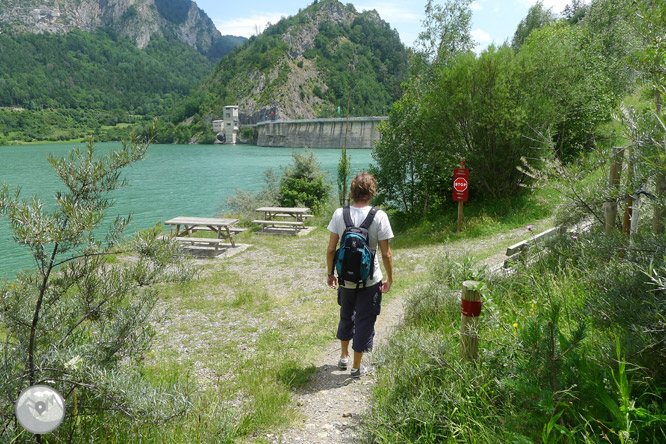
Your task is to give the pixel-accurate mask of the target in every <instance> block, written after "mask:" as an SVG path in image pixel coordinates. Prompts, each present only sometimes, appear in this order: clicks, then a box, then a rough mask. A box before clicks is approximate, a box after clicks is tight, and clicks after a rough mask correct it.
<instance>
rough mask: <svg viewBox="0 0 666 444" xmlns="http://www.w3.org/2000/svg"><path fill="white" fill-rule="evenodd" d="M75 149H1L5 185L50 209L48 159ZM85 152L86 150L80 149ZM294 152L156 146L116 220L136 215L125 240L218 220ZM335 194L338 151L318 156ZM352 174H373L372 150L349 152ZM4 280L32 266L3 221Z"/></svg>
mask: <svg viewBox="0 0 666 444" xmlns="http://www.w3.org/2000/svg"><path fill="white" fill-rule="evenodd" d="M75 146H77V145H76V144H72V143H69V144H48V145H24V146H0V183H6V184H7V185H9V186H10V187H11V188H15V187H17V186H20V187H21V196H22V197H23V198H28V197H32V196H34V195H36V196H37V197H38V198H39V199H40V200H41V201H43V202H44V203H45V204H46V205H47V206H48V205H49V204H50V203H51V202H52V201H53V195H54V193H55V192H56V191H58V190H63V189H64V186H63V184H62V182H60V179H59V178H58V177H57V176H56V175H55V173H54V171H53V169H52V168H51V165H50V164H49V163H48V160H47V155H48V154H49V153H53V154H54V155H56V156H58V157H63V156H65V155H66V154H67V153H68V152H69V151H70V150H71V149H72V148H73V147H75ZM79 146H80V147H82V148H83V147H84V145H83V144H81V145H79ZM119 147H120V143H100V144H96V148H97V149H98V150H99V151H100V152H104V151H107V150H111V149H114V148H119ZM293 151H302V150H299V149H296V150H294V149H291V148H265V147H256V146H251V145H237V146H231V145H151V146H150V148H149V149H148V154H147V156H146V159H145V160H144V161H142V162H138V163H136V164H134V165H133V166H131V167H129V168H127V169H125V170H124V171H123V177H126V178H127V179H128V181H129V185H128V186H127V187H125V188H122V189H120V190H118V191H117V192H115V193H114V194H113V198H114V200H115V201H116V204H115V206H114V207H112V208H111V210H110V211H109V212H108V214H109V215H111V216H115V215H123V216H124V215H128V214H131V215H132V225H131V226H130V227H129V228H128V230H127V231H126V234H132V233H134V232H136V231H138V230H141V229H145V228H149V227H152V226H154V225H155V224H157V223H158V222H163V221H165V220H168V219H171V218H173V217H176V216H200V217H211V216H214V215H215V213H217V212H219V211H221V210H224V207H223V206H224V200H225V198H227V197H228V196H231V195H233V194H234V193H235V190H236V189H241V190H247V191H257V190H259V189H261V187H262V186H263V184H264V182H263V177H264V171H265V170H266V169H268V168H272V169H273V170H274V171H275V172H276V173H278V174H280V173H281V171H280V167H285V166H287V165H289V164H290V163H291V161H292V152H293ZM313 151H314V153H315V155H316V156H317V159H318V160H319V163H320V165H321V167H322V169H323V170H324V171H325V172H326V173H328V175H329V176H328V180H329V182H330V183H331V185H332V187H333V188H332V189H333V190H334V189H335V187H336V185H335V177H336V171H337V164H338V161H339V159H340V150H338V149H319V150H313ZM349 153H350V154H351V164H352V171H353V172H354V173H356V172H358V171H361V170H365V169H367V167H368V165H369V164H370V163H372V162H373V159H372V151H371V150H350V151H349ZM0 252H1V254H0V277H5V278H9V279H12V278H13V276H14V275H15V274H16V273H17V272H18V271H20V270H22V269H25V268H31V267H32V266H33V262H32V258H31V256H30V255H29V253H28V250H27V248H26V247H25V246H22V245H18V244H16V243H15V242H14V240H13V238H12V231H11V228H10V226H9V223H8V221H7V219H6V218H0Z"/></svg>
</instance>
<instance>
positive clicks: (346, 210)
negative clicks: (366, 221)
mask: <svg viewBox="0 0 666 444" xmlns="http://www.w3.org/2000/svg"><path fill="white" fill-rule="evenodd" d="M342 217H343V218H344V220H345V228H349V227H353V226H354V221H352V218H351V210H350V209H349V206H346V207H344V208H343V209H342Z"/></svg>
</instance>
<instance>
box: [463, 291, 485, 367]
mask: <svg viewBox="0 0 666 444" xmlns="http://www.w3.org/2000/svg"><path fill="white" fill-rule="evenodd" d="M478 286H479V282H477V281H465V282H463V288H462V320H461V323H460V356H461V357H462V359H463V360H464V361H471V360H474V359H477V358H478V357H479V316H480V315H481V293H479V291H478V290H477V288H478Z"/></svg>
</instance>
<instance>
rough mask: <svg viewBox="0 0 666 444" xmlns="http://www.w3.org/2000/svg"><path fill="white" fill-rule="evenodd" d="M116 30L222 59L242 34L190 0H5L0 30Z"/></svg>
mask: <svg viewBox="0 0 666 444" xmlns="http://www.w3.org/2000/svg"><path fill="white" fill-rule="evenodd" d="M100 29H108V30H112V31H113V32H115V33H116V34H118V35H119V36H121V37H127V38H128V39H130V40H131V41H133V42H134V43H135V44H136V46H137V47H138V48H140V49H143V48H145V47H146V46H148V43H149V42H150V41H151V39H153V38H155V37H165V38H167V39H170V38H173V39H175V40H178V41H180V42H183V43H185V44H187V45H188V46H190V47H192V48H196V49H197V51H199V52H200V53H201V54H204V55H205V56H206V57H208V58H210V59H214V60H218V59H219V58H220V57H222V56H223V55H224V54H226V53H228V52H229V51H230V50H231V49H232V48H233V47H234V46H235V44H236V43H237V39H238V38H234V37H231V36H222V35H221V34H220V32H219V31H218V30H217V28H215V25H214V24H213V22H212V20H211V19H210V18H209V17H208V16H207V15H206V13H205V12H203V11H202V10H201V9H199V8H198V7H197V5H196V3H194V2H193V1H191V0H2V1H1V2H0V30H1V31H2V32H11V33H15V34H23V33H31V34H41V33H50V34H64V33H68V32H71V31H74V30H83V31H89V32H95V31H97V30H100Z"/></svg>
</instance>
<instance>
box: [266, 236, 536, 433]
mask: <svg viewBox="0 0 666 444" xmlns="http://www.w3.org/2000/svg"><path fill="white" fill-rule="evenodd" d="M527 238H529V233H528V232H527V231H526V230H525V229H524V228H521V229H516V230H512V231H510V232H507V233H504V234H502V235H499V236H496V237H495V238H493V239H492V240H490V241H489V240H488V239H480V240H471V241H470V240H466V241H459V242H455V243H451V244H448V245H438V246H436V247H422V248H415V249H412V250H410V251H409V252H402V254H403V255H404V254H407V255H408V256H409V257H410V259H413V258H414V257H416V259H417V260H418V259H419V258H420V259H422V260H423V261H424V262H426V261H428V260H432V259H433V258H435V257H442V256H443V255H446V254H447V253H448V254H451V255H452V256H458V255H461V254H463V255H472V256H473V255H474V254H473V253H474V251H475V250H486V251H487V250H488V249H489V248H491V249H492V248H493V246H494V245H495V244H500V243H506V241H508V240H515V241H516V242H518V241H520V240H524V239H527ZM497 249H498V252H497V253H496V254H494V255H493V256H491V257H489V258H487V259H486V260H484V261H483V263H484V264H486V265H487V266H488V269H489V270H498V269H500V267H501V264H502V263H503V261H504V259H505V258H506V256H505V249H501V251H499V250H500V248H499V247H498V248H497ZM394 256H396V257H395V263H396V265H399V263H400V256H399V255H395V254H394ZM404 299H405V296H404V293H403V294H401V295H399V296H396V297H394V298H391V299H390V300H389V302H387V303H384V304H383V305H382V313H381V315H380V316H379V317H378V318H377V324H376V328H375V330H376V333H375V344H377V347H381V346H382V343H383V342H384V341H386V339H387V338H388V337H389V336H390V334H391V330H392V329H394V328H396V327H397V326H399V325H400V324H401V323H402V320H403V316H404ZM339 356H340V345H339V342H338V341H335V342H332V343H331V344H329V345H327V346H326V347H325V349H324V350H323V351H322V353H321V355H320V356H319V358H318V359H317V360H316V361H315V362H313V363H312V364H313V365H314V366H315V367H316V368H317V371H316V373H315V374H314V375H313V376H312V383H311V384H310V385H309V386H308V387H307V388H306V389H304V390H303V391H300V392H297V393H296V394H295V395H294V398H295V402H296V405H297V406H298V409H299V411H300V415H301V416H300V419H298V420H297V421H295V425H294V426H292V427H291V428H290V429H288V430H286V431H284V432H282V433H280V434H268V435H265V438H266V439H268V440H269V441H270V442H271V443H275V444H278V443H279V444H291V443H308V444H316V443H327V444H342V443H345V444H347V443H350V442H357V441H358V438H359V434H360V431H359V429H360V427H359V426H360V422H361V419H362V417H363V414H364V413H365V412H366V411H367V410H368V409H369V407H370V399H371V390H372V387H373V385H374V383H375V377H374V375H373V374H372V373H370V374H368V375H367V376H365V377H362V378H360V379H351V378H350V377H349V370H346V371H341V370H338V368H337V361H338V358H339ZM363 364H364V365H370V366H372V365H373V358H372V353H368V354H366V355H365V356H364V357H363Z"/></svg>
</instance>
